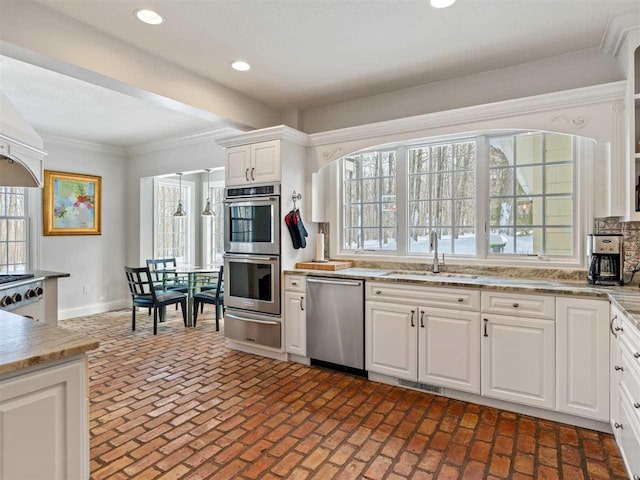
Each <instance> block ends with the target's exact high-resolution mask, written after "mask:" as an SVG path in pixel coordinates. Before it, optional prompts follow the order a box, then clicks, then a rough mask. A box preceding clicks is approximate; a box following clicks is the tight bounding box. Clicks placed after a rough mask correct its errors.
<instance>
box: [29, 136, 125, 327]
mask: <svg viewBox="0 0 640 480" xmlns="http://www.w3.org/2000/svg"><path fill="white" fill-rule="evenodd" d="M45 149H46V151H47V152H48V153H49V155H48V156H47V157H46V159H45V168H46V169H47V170H59V171H64V172H73V173H86V174H90V175H99V176H101V177H102V234H101V235H81V236H60V237H45V236H43V235H42V219H41V218H38V219H37V223H38V225H37V228H36V229H35V230H36V231H35V235H34V237H35V238H36V239H37V242H38V244H37V246H36V249H37V250H39V255H37V256H36V262H38V257H39V265H38V264H36V265H34V266H35V267H37V268H40V269H43V270H53V271H59V272H68V273H70V274H71V277H70V278H61V279H60V280H59V289H58V301H59V307H58V308H59V314H60V318H61V319H64V318H69V317H74V316H79V315H87V314H91V313H98V312H103V311H108V310H113V309H116V308H122V307H123V306H125V305H128V301H129V300H128V299H129V295H128V291H127V287H126V283H125V282H124V270H123V268H124V265H125V251H124V245H125V228H126V210H127V208H128V207H127V203H126V196H125V186H124V178H125V164H126V159H125V157H124V155H123V154H122V153H119V152H118V151H117V150H116V149H109V148H106V147H100V146H97V145H93V144H85V143H81V142H68V141H61V140H59V139H57V140H56V139H51V138H49V139H48V138H46V137H45ZM41 195H42V193H41V191H38V190H36V195H35V196H36V197H37V199H36V201H37V202H38V208H37V211H38V212H39V215H38V217H41V212H42V209H41V205H42V196H41ZM85 285H88V287H89V291H88V293H83V286H85Z"/></svg>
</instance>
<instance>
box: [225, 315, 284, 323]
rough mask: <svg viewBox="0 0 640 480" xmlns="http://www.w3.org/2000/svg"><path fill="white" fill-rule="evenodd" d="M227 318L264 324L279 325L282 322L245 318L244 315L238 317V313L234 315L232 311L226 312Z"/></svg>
mask: <svg viewBox="0 0 640 480" xmlns="http://www.w3.org/2000/svg"><path fill="white" fill-rule="evenodd" d="M224 316H225V317H227V318H233V319H234V320H240V321H241V322H252V323H262V324H263V325H279V324H280V322H274V321H268V320H256V319H253V318H244V317H238V316H237V315H234V314H232V313H226V314H225V315H224Z"/></svg>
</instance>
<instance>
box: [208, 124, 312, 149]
mask: <svg viewBox="0 0 640 480" xmlns="http://www.w3.org/2000/svg"><path fill="white" fill-rule="evenodd" d="M269 140H287V141H289V142H293V143H297V144H298V145H302V146H303V147H308V146H309V145H311V144H310V142H309V135H307V134H306V133H304V132H301V131H299V130H296V129H295V128H291V127H287V126H286V125H278V126H275V127H268V128H261V129H259V130H252V131H250V132H245V133H241V134H239V135H234V136H230V137H225V138H221V139H219V140H218V141H217V142H218V145H220V146H222V147H235V146H238V145H247V144H250V143H258V142H267V141H269Z"/></svg>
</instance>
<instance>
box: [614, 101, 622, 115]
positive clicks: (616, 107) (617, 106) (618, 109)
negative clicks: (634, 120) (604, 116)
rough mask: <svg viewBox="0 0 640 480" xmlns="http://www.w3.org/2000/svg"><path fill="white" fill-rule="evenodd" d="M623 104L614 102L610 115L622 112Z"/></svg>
mask: <svg viewBox="0 0 640 480" xmlns="http://www.w3.org/2000/svg"><path fill="white" fill-rule="evenodd" d="M624 109H625V106H624V102H614V103H613V104H612V105H611V113H614V114H618V113H622V112H624Z"/></svg>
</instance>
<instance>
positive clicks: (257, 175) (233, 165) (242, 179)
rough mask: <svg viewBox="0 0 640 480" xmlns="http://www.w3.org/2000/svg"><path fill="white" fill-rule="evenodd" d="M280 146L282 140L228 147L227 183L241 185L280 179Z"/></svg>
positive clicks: (228, 184)
mask: <svg viewBox="0 0 640 480" xmlns="http://www.w3.org/2000/svg"><path fill="white" fill-rule="evenodd" d="M280 147H281V141H280V140H269V141H268V142H259V143H252V144H250V145H239V146H236V147H229V148H227V150H226V169H225V180H226V182H225V183H226V185H227V186H241V185H247V184H252V183H267V182H278V181H280V179H281V178H282V173H281V170H280V169H281V159H280Z"/></svg>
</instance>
